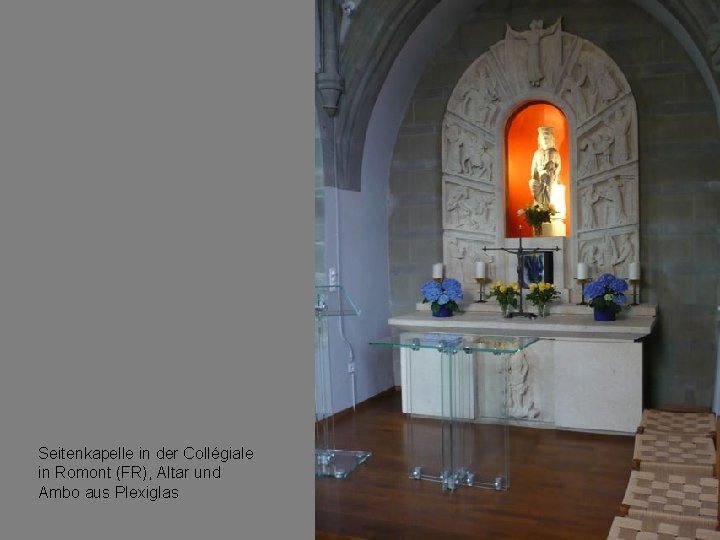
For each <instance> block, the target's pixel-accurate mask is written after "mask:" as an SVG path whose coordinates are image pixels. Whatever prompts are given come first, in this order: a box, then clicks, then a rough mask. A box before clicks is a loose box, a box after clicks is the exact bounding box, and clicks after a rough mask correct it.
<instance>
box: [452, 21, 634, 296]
mask: <svg viewBox="0 0 720 540" xmlns="http://www.w3.org/2000/svg"><path fill="white" fill-rule="evenodd" d="M542 26H543V25H542V22H541V21H534V22H533V24H531V28H530V29H529V30H526V31H516V30H513V29H511V28H510V27H509V26H508V28H507V32H506V35H505V39H503V40H501V41H499V42H498V43H496V44H495V45H493V46H492V47H490V49H489V50H488V51H487V52H486V53H484V54H483V55H481V56H480V57H478V58H477V59H476V60H475V61H474V62H473V63H472V64H471V65H470V66H469V67H468V68H467V69H466V70H465V72H464V73H463V75H462V76H461V77H460V79H459V80H458V83H457V85H456V86H455V88H454V90H453V92H452V94H451V96H450V99H449V100H448V104H447V109H446V112H445V115H444V117H443V123H442V193H443V202H442V204H443V253H444V255H443V256H444V262H445V265H446V273H447V275H449V276H450V277H455V278H457V279H460V280H461V281H462V282H463V284H464V285H465V286H467V287H470V288H474V286H475V284H474V264H475V261H485V262H486V263H489V265H488V268H489V276H488V277H489V278H490V279H493V280H496V279H500V280H504V281H514V276H513V274H514V267H515V261H513V260H511V259H509V258H508V257H507V256H503V255H491V254H492V253H499V252H485V251H483V248H484V247H512V246H513V245H517V240H516V239H514V238H513V237H512V235H511V234H510V231H509V230H508V228H509V226H510V224H508V220H507V219H506V213H507V212H510V211H511V210H512V208H511V206H510V204H512V201H511V200H510V199H509V198H508V192H507V175H508V172H509V164H508V162H507V161H506V146H507V144H508V143H507V141H506V133H507V127H508V122H509V121H510V120H511V119H512V118H513V115H515V114H516V113H517V111H519V110H522V109H523V107H526V106H527V105H528V104H532V103H549V104H552V105H553V106H555V107H557V108H558V109H559V110H560V111H561V112H562V113H563V114H564V116H565V117H566V118H567V133H568V143H567V144H568V157H569V159H567V163H564V164H563V168H564V169H565V173H566V176H565V178H566V182H567V188H566V189H567V192H568V193H567V199H568V201H569V204H568V205H567V210H568V216H567V221H568V223H569V224H570V227H569V228H568V235H567V236H566V237H563V238H561V239H553V241H552V243H553V244H555V243H557V244H558V245H559V246H560V247H561V250H562V251H561V252H560V253H559V255H558V256H557V259H556V262H555V275H556V279H555V282H556V284H560V286H561V287H565V288H567V289H569V288H571V287H573V286H575V282H574V280H573V279H572V278H573V276H574V273H575V268H576V264H577V263H578V262H581V261H582V262H586V263H587V264H588V265H589V267H590V272H591V275H592V276H595V275H598V274H600V273H602V272H612V273H614V274H615V275H617V276H620V277H627V276H628V266H629V264H630V263H631V262H633V261H635V260H639V255H640V238H639V215H638V208H639V204H638V183H639V178H638V175H639V168H638V159H637V156H638V151H637V147H638V145H637V143H638V140H637V112H636V105H635V99H634V97H633V95H632V92H631V89H630V86H629V85H628V83H627V80H626V78H625V76H624V75H623V74H622V72H621V71H620V69H619V68H618V66H617V65H616V64H615V63H614V62H613V61H612V59H610V57H608V55H607V54H606V53H605V52H604V51H602V50H601V49H600V48H598V47H597V46H595V45H594V44H593V43H591V42H589V41H587V40H585V39H582V38H580V37H578V36H575V35H572V34H568V33H566V32H563V31H562V29H561V25H560V20H558V21H557V22H555V23H554V24H552V25H550V26H549V27H548V28H543V27H542ZM529 170H530V169H529V167H528V168H527V172H528V173H529ZM524 176H528V174H527V173H526V174H525V175H524ZM526 181H527V179H526ZM528 193H529V192H528ZM515 210H517V209H515ZM555 240H561V241H555ZM513 242H515V243H514V244H513ZM545 244H548V241H547V239H545V240H543V239H542V238H540V239H532V238H528V239H527V243H526V244H525V245H526V246H527V245H530V247H534V246H537V247H541V248H543V247H546V246H545ZM548 245H549V244H548ZM558 278H559V279H558ZM578 292H579V289H578Z"/></svg>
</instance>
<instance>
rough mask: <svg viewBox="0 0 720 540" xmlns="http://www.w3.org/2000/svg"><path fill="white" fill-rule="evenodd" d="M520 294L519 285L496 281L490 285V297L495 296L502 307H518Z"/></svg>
mask: <svg viewBox="0 0 720 540" xmlns="http://www.w3.org/2000/svg"><path fill="white" fill-rule="evenodd" d="M519 294H520V287H519V286H518V284H517V283H503V282H502V281H496V282H495V283H493V284H492V285H490V292H489V293H488V296H494V297H495V298H497V301H498V303H499V304H500V305H501V306H512V307H514V308H516V307H517V297H518V295H519Z"/></svg>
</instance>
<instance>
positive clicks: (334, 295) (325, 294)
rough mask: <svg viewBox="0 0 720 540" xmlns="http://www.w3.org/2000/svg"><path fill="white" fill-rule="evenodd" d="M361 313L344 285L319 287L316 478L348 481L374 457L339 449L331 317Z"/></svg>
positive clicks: (316, 336) (316, 368)
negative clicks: (358, 468)
mask: <svg viewBox="0 0 720 540" xmlns="http://www.w3.org/2000/svg"><path fill="white" fill-rule="evenodd" d="M359 313H360V310H359V309H358V308H357V306H356V305H355V303H354V302H353V301H352V300H351V299H350V297H349V296H348V295H347V293H346V292H345V290H344V289H343V288H342V287H341V286H340V285H332V286H329V285H318V286H316V287H315V476H332V477H335V478H345V477H346V476H347V475H348V474H350V473H351V472H352V471H353V470H354V469H355V468H356V467H357V466H358V465H360V464H361V463H363V462H365V460H367V458H368V457H370V455H371V452H368V451H364V450H338V449H337V448H335V424H334V422H335V420H334V418H335V416H334V414H335V411H334V410H333V404H332V378H331V369H330V354H329V340H328V317H344V316H352V315H358V314H359Z"/></svg>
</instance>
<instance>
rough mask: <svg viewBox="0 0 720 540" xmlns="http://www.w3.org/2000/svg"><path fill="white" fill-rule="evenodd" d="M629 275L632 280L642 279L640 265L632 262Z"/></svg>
mask: <svg viewBox="0 0 720 540" xmlns="http://www.w3.org/2000/svg"><path fill="white" fill-rule="evenodd" d="M628 274H629V276H628V277H629V278H630V279H640V263H637V262H631V263H630V269H629V270H628Z"/></svg>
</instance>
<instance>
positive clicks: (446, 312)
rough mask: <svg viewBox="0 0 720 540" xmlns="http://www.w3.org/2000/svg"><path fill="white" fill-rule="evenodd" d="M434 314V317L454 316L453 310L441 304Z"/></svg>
mask: <svg viewBox="0 0 720 540" xmlns="http://www.w3.org/2000/svg"><path fill="white" fill-rule="evenodd" d="M432 315H433V317H452V316H453V312H452V310H451V309H450V308H449V307H447V306H439V307H438V308H437V311H435V312H434V313H433V314H432Z"/></svg>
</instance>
